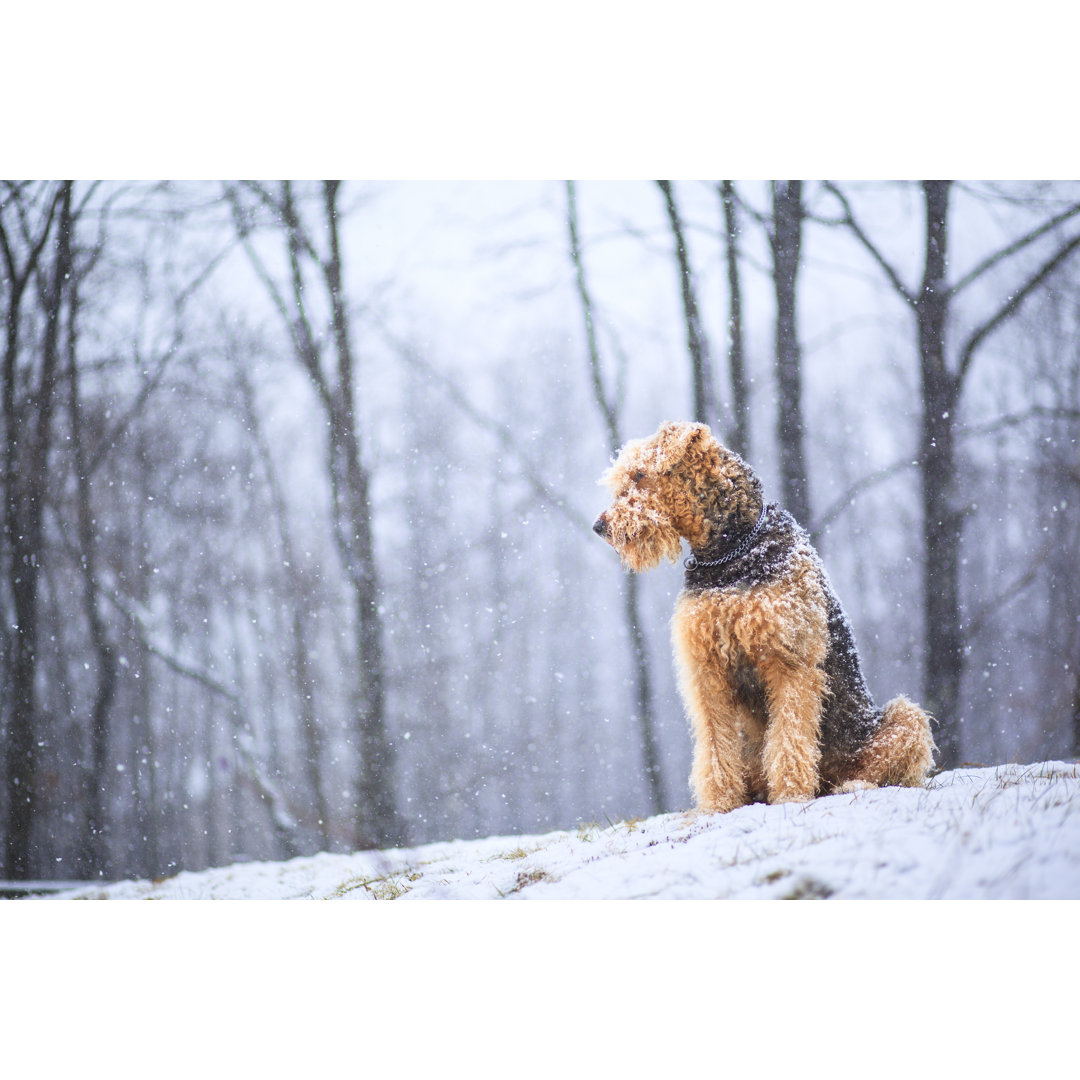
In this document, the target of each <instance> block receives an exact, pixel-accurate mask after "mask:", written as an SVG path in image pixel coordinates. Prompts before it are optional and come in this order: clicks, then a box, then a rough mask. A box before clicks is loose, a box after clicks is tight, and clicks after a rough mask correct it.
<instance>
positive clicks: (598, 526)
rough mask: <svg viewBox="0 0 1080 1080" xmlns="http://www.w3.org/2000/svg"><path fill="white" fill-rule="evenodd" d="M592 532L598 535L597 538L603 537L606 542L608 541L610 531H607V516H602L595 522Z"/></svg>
mask: <svg viewBox="0 0 1080 1080" xmlns="http://www.w3.org/2000/svg"><path fill="white" fill-rule="evenodd" d="M592 531H593V532H594V533H596V535H597V536H601V537H603V538H604V539H605V540H606V539H607V531H608V529H607V515H606V514H601V515H600V516H599V517H598V518H597V519H596V520H595V521H594V522H593V527H592Z"/></svg>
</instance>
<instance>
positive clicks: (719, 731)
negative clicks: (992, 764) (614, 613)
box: [593, 423, 936, 811]
mask: <svg viewBox="0 0 1080 1080" xmlns="http://www.w3.org/2000/svg"><path fill="white" fill-rule="evenodd" d="M601 483H602V484H604V485H606V486H607V487H608V488H609V489H610V491H611V494H612V496H613V498H614V501H613V503H612V505H611V506H610V507H609V509H607V510H605V511H604V512H603V513H602V514H601V515H600V517H599V518H598V519H597V521H596V524H595V525H594V526H593V529H594V530H595V531H596V532H597V533H598V534H599V535H600V536H601V537H603V539H604V540H606V541H607V542H608V543H609V544H611V546H612V547H613V548H614V549H615V550H616V551H617V552H618V553H619V555H620V556H621V557H622V561H623V563H624V564H625V566H627V567H628V568H629V569H630V570H634V571H641V570H648V569H651V568H652V567H654V566H657V565H658V564H659V563H660V562H661V560H663V559H665V558H668V559H670V560H672V561H673V562H674V561H675V560H676V559H677V558H678V557H679V554H680V543H681V541H682V540H686V542H687V543H688V544H689V546H690V557H689V558H688V559H687V560H686V563H685V565H686V578H685V585H684V588H683V590H682V592H681V593H680V595H679V598H678V601H677V602H676V605H675V616H674V619H673V622H672V637H673V641H674V646H675V656H676V660H677V663H678V668H679V686H680V691H681V693H682V697H683V701H684V703H685V705H686V710H687V712H688V714H689V718H690V722H691V727H692V730H693V736H694V764H693V771H692V774H691V777H690V783H691V787H692V789H693V792H694V795H695V798H696V802H697V807H698V809H700V810H703V811H726V810H732V809H734V808H735V807H737V806H742V805H744V804H745V803H747V802H751V801H755V800H757V801H761V800H767V801H768V802H770V803H779V802H792V801H802V800H806V799H811V798H813V797H814V796H816V795H824V794H828V793H830V792H839V791H853V790H858V789H860V788H865V787H877V786H880V785H904V786H910V787H917V786H919V785H921V784H922V783H923V782H924V781H925V779H926V775H927V772H928V770H929V769H930V766H931V764H932V763H933V753H934V750H935V749H936V747H935V746H934V740H933V738H932V736H931V734H930V720H929V717H928V716H927V715H926V713H924V712H923V711H922V709H920V708H919V707H918V706H917V705H914V704H913V703H912V702H910V701H908V700H907V699H906V698H904V697H898V698H895V699H894V700H892V701H890V702H889V703H888V704H887V705H886V706H885V707H884V708H883V709H877V708H875V707H874V702H873V700H872V699H871V697H870V693H869V691H868V690H867V688H866V683H865V681H864V680H863V675H862V670H861V668H860V665H859V656H858V653H857V652H856V649H855V641H854V638H853V636H852V632H851V627H850V626H849V625H848V622H847V619H846V618H845V616H844V613H843V611H842V610H841V607H840V603H839V601H838V600H837V599H836V596H835V594H834V593H833V590H832V587H831V586H830V584H829V580H828V578H827V577H826V575H825V570H824V567H823V566H822V564H821V560H820V559H819V557H818V554H817V552H816V551H815V550H814V548H813V546H812V545H811V543H810V538H809V536H808V535H807V534H806V532H805V531H804V530H803V529H802V528H801V527H800V526H799V525H798V523H797V522H796V521H795V519H794V518H793V517H792V516H791V515H790V514H789V513H788V512H787V511H786V510H784V509H782V508H781V507H780V506H778V505H777V504H776V503H769V504H768V505H766V504H765V501H764V498H763V496H762V489H761V483H760V482H759V481H758V479H757V477H756V476H755V475H754V473H753V472H752V471H751V469H750V467H749V466H748V465H747V464H746V462H745V461H743V460H742V458H740V457H739V456H738V455H737V454H734V453H732V452H731V451H730V450H727V449H725V448H724V447H723V446H721V445H720V443H718V442H717V441H716V439H714V438H713V436H712V433H711V432H710V430H709V428H708V427H706V426H705V425H704V424H687V423H667V424H663V425H662V426H661V427H660V430H659V431H657V432H656V434H655V435H653V436H651V437H650V438H648V439H637V440H635V441H633V442H630V443H628V444H627V445H626V446H625V447H624V448H623V449H622V451H621V453H620V454H619V456H618V458H617V459H616V460H615V462H614V464H612V466H611V467H610V468H609V469H608V471H607V472H606V473H605V474H604V475H603V477H601Z"/></svg>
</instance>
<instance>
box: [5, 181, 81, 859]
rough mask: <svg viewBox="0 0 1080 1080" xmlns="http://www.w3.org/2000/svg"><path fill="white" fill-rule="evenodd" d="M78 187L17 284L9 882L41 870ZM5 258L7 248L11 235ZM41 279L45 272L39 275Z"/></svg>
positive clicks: (11, 323) (61, 197)
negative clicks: (60, 402) (48, 575)
mask: <svg viewBox="0 0 1080 1080" xmlns="http://www.w3.org/2000/svg"><path fill="white" fill-rule="evenodd" d="M71 188H72V183H71V182H70V181H67V182H65V183H64V184H63V185H62V186H61V188H60V191H59V193H58V195H57V197H56V199H55V200H54V201H53V204H52V208H51V209H50V210H49V213H48V217H47V219H46V221H45V224H44V227H43V231H42V234H41V238H40V242H39V244H38V245H37V248H36V250H35V252H32V253H31V258H30V260H28V263H27V265H26V267H25V269H24V273H23V274H22V275H20V276H19V277H18V278H17V279H16V280H13V281H12V285H11V290H12V295H11V299H10V301H9V308H8V315H7V317H8V327H7V351H6V353H5V359H4V386H3V409H4V427H5V433H6V437H7V440H8V447H7V456H6V462H5V464H6V470H5V491H4V497H5V508H4V528H5V533H6V539H7V542H8V545H9V552H10V556H9V564H8V568H7V570H8V574H9V580H10V586H11V593H12V604H13V608H14V612H13V614H14V628H13V631H12V634H11V653H12V655H11V657H10V664H11V668H10V675H9V680H8V686H9V688H10V690H9V693H10V715H9V723H8V731H7V737H6V746H5V757H6V758H7V776H6V781H7V789H8V790H7V796H8V822H7V829H6V835H5V865H6V873H7V876H8V877H10V878H13V879H25V878H28V877H31V876H32V875H33V873H34V871H35V867H36V864H35V860H34V855H33V850H32V845H33V839H32V830H33V823H34V819H35V817H36V816H37V813H38V776H37V757H38V755H37V744H38V742H39V740H40V738H41V733H40V731H39V716H38V707H37V694H36V689H35V681H36V674H37V662H38V623H39V612H38V584H39V579H40V574H41V567H42V559H43V554H44V553H43V549H42V540H43V536H44V529H43V526H44V514H45V490H46V486H47V483H48V478H49V477H48V461H49V457H50V452H51V448H52V440H53V412H54V406H55V401H56V386H57V381H58V380H57V365H58V356H59V331H60V309H61V301H62V296H63V290H64V284H65V280H66V277H67V275H68V273H69V270H70V266H71V236H70V231H71V230H70V225H71ZM57 207H59V216H58V219H57V230H56V254H55V256H54V259H53V267H52V274H51V276H50V278H49V279H48V280H47V281H45V283H44V285H43V288H42V290H41V292H42V297H43V306H44V308H45V317H46V320H47V321H46V324H45V332H44V336H43V340H42V353H41V364H40V373H39V376H38V379H37V386H36V387H35V388H34V390H33V391H32V394H31V396H30V398H29V400H28V402H27V407H26V409H25V411H22V414H21V415H20V410H19V409H18V408H17V404H16V397H15V381H16V368H17V366H18V348H19V344H18V325H17V323H18V320H19V317H20V313H19V300H20V299H21V296H22V291H23V289H24V288H25V286H26V284H27V282H28V280H29V277H30V274H31V272H32V271H34V270H35V269H37V266H36V264H37V261H38V259H37V256H38V255H39V254H40V252H41V250H42V248H43V246H44V242H45V239H46V237H47V236H48V233H49V230H50V228H51V225H52V222H53V215H54V211H55V210H56V209H57ZM4 246H5V254H6V255H8V254H9V251H8V243H7V239H6V237H5V241H4ZM11 263H12V261H11V258H10V257H9V258H8V265H9V271H10V267H11ZM38 272H39V274H40V273H41V271H40V270H38Z"/></svg>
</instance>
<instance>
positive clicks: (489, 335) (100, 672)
mask: <svg viewBox="0 0 1080 1080" xmlns="http://www.w3.org/2000/svg"><path fill="white" fill-rule="evenodd" d="M0 256H2V266H0V283H2V285H0V305H2V308H3V319H4V342H3V345H2V350H3V351H2V372H0V399H2V400H0V430H2V433H3V438H2V446H3V457H2V460H0V505H2V513H3V525H2V530H0V655H2V672H0V675H2V678H0V723H2V727H3V734H2V743H0V748H2V761H0V862H2V865H0V877H5V878H35V879H36V878H57V879H66V880H74V879H84V878H89V877H104V878H118V877H123V876H139V877H157V876H164V875H168V874H171V873H174V872H176V871H177V870H180V869H189V870H196V869H201V868H203V867H206V866H208V865H221V864H225V863H228V862H232V861H237V860H245V859H277V858H283V857H288V856H293V855H298V854H306V853H311V852H315V851H320V850H329V851H346V850H352V849H355V848H357V847H364V846H380V847H383V846H389V845H397V844H416V843H422V842H425V841H431V840H437V839H449V838H456V837H473V836H478V835H486V834H492V833H509V832H518V831H525V832H536V831H544V830H547V829H550V828H556V827H572V826H573V825H574V824H575V823H576V822H577V821H579V820H587V821H605V820H609V819H610V820H616V819H618V818H622V817H628V816H644V815H647V814H651V813H655V812H659V811H666V810H673V809H677V808H682V807H685V806H687V805H688V804H689V793H688V790H687V777H688V774H689V759H690V745H689V737H688V734H687V730H686V723H685V720H684V717H683V712H682V708H681V705H680V703H679V701H678V698H677V694H676V690H675V685H674V681H673V676H672V669H671V659H670V651H669V644H668V623H669V619H670V613H671V608H672V604H673V601H674V597H675V594H676V593H677V591H678V589H679V587H680V580H681V567H679V566H673V567H668V568H664V569H661V570H658V571H656V572H654V573H653V574H650V575H647V576H644V577H642V578H640V579H635V578H631V577H629V576H628V575H627V574H625V573H624V572H623V571H622V570H621V569H620V567H619V565H618V560H617V558H616V557H615V556H614V554H613V553H612V551H611V550H610V549H609V548H608V547H607V546H606V545H605V544H603V543H602V542H600V541H599V540H597V538H596V537H595V536H593V535H592V534H591V532H590V523H591V521H592V520H593V519H594V517H595V515H596V514H597V513H598V512H599V510H600V509H602V507H603V505H604V496H603V492H602V491H601V489H600V488H599V487H597V485H596V479H597V477H598V476H599V474H600V473H601V471H602V470H603V469H604V467H605V466H606V464H607V463H608V461H609V459H610V456H611V455H612V453H613V452H614V450H615V449H616V448H617V447H618V446H619V445H620V444H621V442H623V441H624V440H626V439H629V438H633V437H637V436H641V435H646V434H649V433H651V432H652V431H653V430H655V428H656V426H657V424H658V423H659V422H661V421H663V420H666V419H701V420H704V421H706V422H708V423H709V424H710V425H711V426H712V428H713V430H714V432H715V433H716V434H717V435H718V436H719V437H720V438H721V439H723V440H725V441H726V442H727V443H728V445H731V446H733V447H735V448H737V449H739V450H740V452H742V453H743V454H744V455H745V456H746V457H747V458H748V459H749V460H750V461H751V462H752V463H753V464H754V465H755V466H756V467H757V469H758V470H759V472H760V474H761V475H762V477H763V479H764V480H765V484H766V493H767V497H768V498H769V499H770V500H776V501H780V502H782V503H784V504H785V505H786V506H788V508H789V509H791V510H792V511H793V512H794V513H795V514H796V516H797V517H799V518H800V519H801V520H802V522H803V524H804V525H806V526H807V527H808V528H809V529H810V530H811V532H812V534H813V536H814V538H815V541H816V543H817V544H818V546H819V549H820V551H821V553H822V556H823V558H824V560H825V563H826V566H827V568H828V571H829V574H830V577H831V578H832V581H833V584H834V586H835V588H836V590H837V592H838V594H839V596H840V598H841V600H842V601H843V603H844V605H845V608H846V610H847V612H848V615H849V617H850V619H851V621H852V623H853V625H854V628H855V632H856V637H857V640H858V643H859V646H860V649H861V652H862V655H863V659H864V663H865V667H866V672H867V677H868V682H869V684H870V687H871V690H872V691H873V693H874V694H875V696H876V697H877V698H878V699H879V700H884V699H885V698H887V697H889V696H892V695H893V694H896V693H900V692H906V693H909V694H911V695H912V696H915V697H917V698H919V699H920V700H921V702H922V704H924V705H925V706H926V707H927V708H928V709H929V710H931V711H932V712H933V713H934V715H935V716H936V717H937V719H938V727H937V729H936V737H937V741H938V743H939V746H940V747H941V758H940V761H939V764H941V765H943V766H946V767H948V766H951V765H955V764H957V763H960V762H982V763H997V762H1004V761H1010V760H1018V761H1031V760H1039V759H1045V758H1061V757H1071V756H1075V755H1077V754H1078V753H1080V676H1078V672H1080V599H1078V593H1080V590H1078V588H1077V574H1076V565H1077V561H1078V558H1080V450H1078V439H1080V184H1077V183H1074V182H1038V183H1036V182H1031V183H1007V184H1005V183H986V182H955V183H948V182H938V181H933V182H931V181H927V182H902V183H900V182H898V183H830V182H816V181H814V182H811V181H805V182H798V181H777V182H771V183H770V182H753V183H752V182H743V181H736V182H732V181H715V182H712V181H710V182H704V181H701V182H692V181H677V182H667V181H654V182H647V181H637V182H626V183H601V182H582V183H579V184H570V183H556V182H547V183H517V182H513V183H511V182H504V183H489V184H484V183H465V182H460V183H452V184H451V183H447V184H438V183H378V184H375V183H345V182H341V183H339V182H336V181H327V182H321V183H320V182H304V183H286V182H276V181H275V182H235V183H233V182H230V183H211V182H205V183H191V182H185V183H144V182H140V183H130V184H124V183H113V182H110V183H93V182H82V181H80V182H59V181H57V182H38V181H35V182H29V181H27V182H23V181H5V182H2V183H0Z"/></svg>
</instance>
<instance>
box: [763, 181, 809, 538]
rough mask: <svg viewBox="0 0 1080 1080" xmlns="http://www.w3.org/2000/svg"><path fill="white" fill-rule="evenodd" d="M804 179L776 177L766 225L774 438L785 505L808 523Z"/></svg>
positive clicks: (796, 516)
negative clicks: (801, 299)
mask: <svg viewBox="0 0 1080 1080" xmlns="http://www.w3.org/2000/svg"><path fill="white" fill-rule="evenodd" d="M805 216H806V211H805V209H804V207H803V198H802V181H801V180H774V181H773V182H772V220H771V222H770V224H769V228H768V236H769V247H770V249H771V251H772V258H773V287H774V289H775V292H776V441H777V450H778V453H779V458H780V484H781V492H782V496H781V497H782V498H783V501H784V505H785V506H786V507H787V509H788V510H789V511H790V512H791V513H792V514H793V515H794V517H795V519H796V520H797V521H800V522H802V523H804V524H806V525H809V522H810V491H809V482H808V479H807V473H806V451H805V446H804V443H805V434H804V428H803V417H802V347H801V345H800V343H799V328H798V302H797V301H798V289H797V285H798V275H799V265H800V256H801V252H802V223H803V219H804V218H805Z"/></svg>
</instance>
